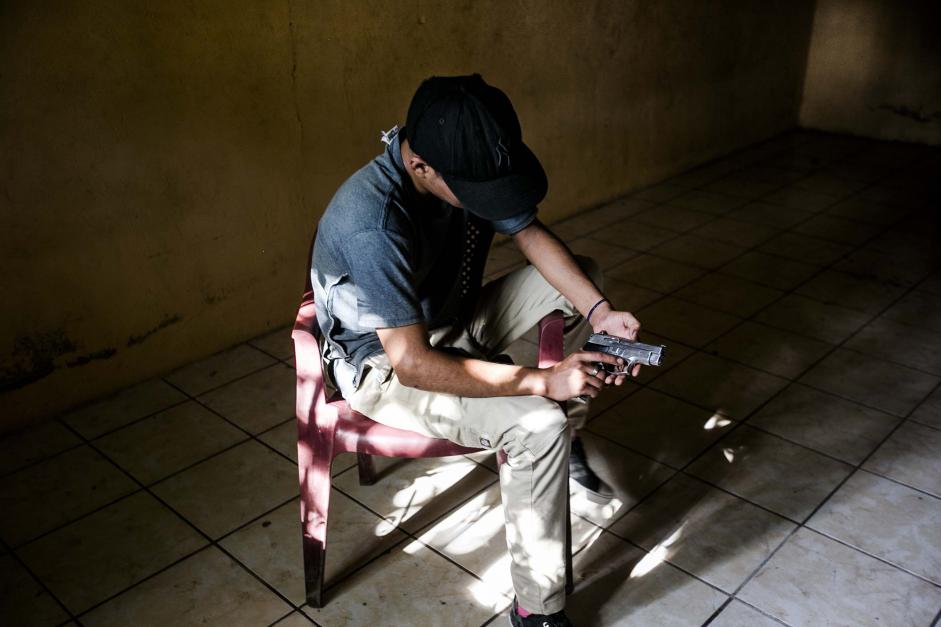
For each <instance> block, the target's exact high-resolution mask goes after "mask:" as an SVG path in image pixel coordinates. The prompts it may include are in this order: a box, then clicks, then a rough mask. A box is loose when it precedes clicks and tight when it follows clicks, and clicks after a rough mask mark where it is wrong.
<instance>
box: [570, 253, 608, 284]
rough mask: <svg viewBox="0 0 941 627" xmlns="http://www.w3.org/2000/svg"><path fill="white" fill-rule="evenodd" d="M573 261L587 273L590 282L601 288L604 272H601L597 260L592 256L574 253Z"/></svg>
mask: <svg viewBox="0 0 941 627" xmlns="http://www.w3.org/2000/svg"><path fill="white" fill-rule="evenodd" d="M575 261H577V262H578V266H579V267H580V268H581V269H582V271H583V272H584V273H585V274H587V275H588V278H589V279H591V281H592V283H594V284H595V285H596V286H597V287H598V289H599V290H603V289H604V272H602V270H601V266H600V265H598V262H597V261H595V260H594V258H593V257H586V256H585V255H575Z"/></svg>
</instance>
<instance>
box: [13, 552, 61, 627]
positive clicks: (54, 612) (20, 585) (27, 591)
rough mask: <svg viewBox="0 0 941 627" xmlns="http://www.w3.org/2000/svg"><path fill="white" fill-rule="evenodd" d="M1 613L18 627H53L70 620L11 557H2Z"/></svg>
mask: <svg viewBox="0 0 941 627" xmlns="http://www.w3.org/2000/svg"><path fill="white" fill-rule="evenodd" d="M0 612H2V614H0V615H2V617H3V620H4V624H9V625H11V626H13V625H15V626H16V627H54V626H55V625H59V624H61V623H62V622H63V621H65V620H67V619H68V618H69V616H68V614H66V613H65V610H63V609H62V607H61V606H60V605H59V604H58V603H57V602H56V600H55V599H53V598H52V596H51V595H50V594H49V593H48V592H46V590H45V589H44V588H43V587H42V585H41V584H40V583H39V582H38V581H36V580H35V579H33V577H32V576H31V575H30V574H29V573H28V572H27V571H26V569H25V568H23V567H22V566H21V565H20V563H19V562H17V561H16V560H15V559H14V558H13V556H12V555H3V556H0ZM7 621H9V623H7Z"/></svg>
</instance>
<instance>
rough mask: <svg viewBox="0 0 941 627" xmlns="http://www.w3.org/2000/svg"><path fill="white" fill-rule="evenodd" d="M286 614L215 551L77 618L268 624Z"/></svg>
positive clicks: (99, 624)
mask: <svg viewBox="0 0 941 627" xmlns="http://www.w3.org/2000/svg"><path fill="white" fill-rule="evenodd" d="M290 611H291V606H290V605H288V604H287V603H285V602H284V601H282V600H281V599H279V598H278V597H277V595H275V594H274V593H273V592H271V591H270V590H269V589H268V588H266V587H265V586H264V585H262V584H261V583H260V582H259V581H258V580H257V579H255V578H254V577H252V576H251V575H250V574H248V573H247V572H245V570H244V569H243V568H242V567H241V566H239V565H238V564H237V563H236V562H234V561H232V559H231V558H229V557H227V556H226V555H225V554H223V553H222V552H221V551H220V550H219V549H217V548H215V547H209V548H207V549H205V550H203V551H200V552H199V553H197V554H196V555H194V556H192V557H190V558H188V559H186V560H184V561H182V562H180V563H179V564H176V565H175V566H173V567H172V568H170V569H168V570H165V571H164V572H162V573H160V574H159V575H157V576H156V577H154V578H152V579H148V580H147V581H145V582H144V583H142V584H140V585H138V586H136V587H134V588H132V589H131V590H129V591H128V592H125V593H124V594H122V595H121V596H119V597H117V598H116V599H113V600H111V601H109V602H108V603H106V604H104V605H102V606H101V607H98V608H96V609H95V610H93V611H91V612H89V613H88V614H87V615H85V616H83V617H82V622H83V623H84V624H85V625H88V627H112V626H113V627H125V626H126V625H135V626H140V627H145V626H150V625H152V626H153V627H165V626H166V625H227V626H233V627H235V626H240V625H245V626H246V627H248V626H256V625H268V624H271V623H272V622H274V621H275V620H277V619H278V618H280V617H282V616H284V615H285V614H287V613H289V612H290Z"/></svg>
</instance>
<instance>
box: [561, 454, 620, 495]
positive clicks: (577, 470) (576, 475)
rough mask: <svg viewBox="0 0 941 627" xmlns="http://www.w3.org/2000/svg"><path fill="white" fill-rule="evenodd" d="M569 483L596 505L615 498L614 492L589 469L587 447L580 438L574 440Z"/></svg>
mask: <svg viewBox="0 0 941 627" xmlns="http://www.w3.org/2000/svg"><path fill="white" fill-rule="evenodd" d="M569 482H570V483H571V484H572V487H573V488H576V489H578V490H580V491H582V492H584V493H585V496H587V497H588V498H589V500H592V501H594V502H596V503H607V502H608V501H610V500H611V499H613V498H614V490H612V489H611V487H610V486H609V485H608V484H607V483H605V482H604V481H602V480H601V477H599V476H598V475H596V474H595V471H593V470H592V469H591V468H589V466H588V457H587V456H586V455H585V447H584V446H582V441H581V440H580V439H578V438H574V439H573V440H572V452H571V453H570V454H569Z"/></svg>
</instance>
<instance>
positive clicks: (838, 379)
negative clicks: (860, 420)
mask: <svg viewBox="0 0 941 627" xmlns="http://www.w3.org/2000/svg"><path fill="white" fill-rule="evenodd" d="M800 381H801V383H804V384H806V385H809V386H811V387H815V388H818V389H821V390H824V391H825V392H832V393H833V394H837V395H839V396H842V397H844V398H848V399H850V400H853V401H857V402H860V403H863V404H864V405H868V406H870V407H875V408H876V409H881V410H883V411H887V412H889V413H890V414H895V415H896V416H907V415H908V413H909V412H910V411H912V409H914V408H915V406H916V405H918V403H920V402H921V401H922V399H924V398H925V397H926V396H928V394H929V393H930V392H931V391H932V390H933V389H934V387H935V386H936V385H937V384H938V382H939V381H941V379H939V378H938V377H935V376H933V375H930V374H925V373H923V372H919V371H917V370H912V369H911V368H906V367H905V366H899V365H897V364H893V363H889V362H886V361H883V360H880V359H876V358H873V357H868V356H866V355H862V354H860V353H857V352H855V351H849V350H846V349H837V350H836V351H835V352H834V353H832V354H831V355H829V356H828V357H827V358H826V359H824V360H823V361H822V362H820V363H819V364H817V365H816V366H814V368H813V369H811V370H810V372H808V373H807V374H805V375H804V376H803V377H801V379H800Z"/></svg>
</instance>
